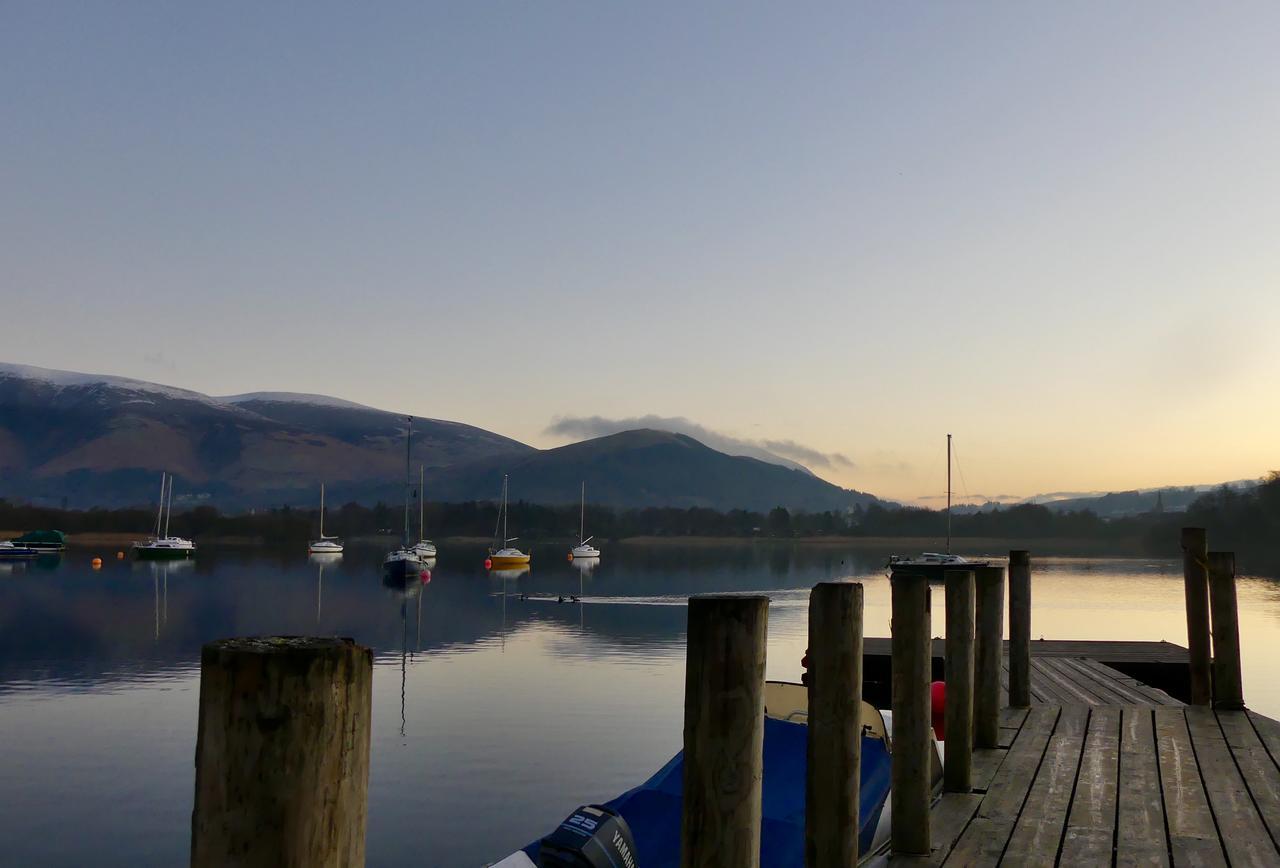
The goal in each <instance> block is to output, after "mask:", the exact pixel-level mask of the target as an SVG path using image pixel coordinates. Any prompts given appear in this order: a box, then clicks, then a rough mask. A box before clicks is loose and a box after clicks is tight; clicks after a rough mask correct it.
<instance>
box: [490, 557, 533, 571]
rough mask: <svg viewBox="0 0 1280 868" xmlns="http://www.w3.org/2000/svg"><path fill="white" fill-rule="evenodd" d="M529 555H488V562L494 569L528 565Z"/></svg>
mask: <svg viewBox="0 0 1280 868" xmlns="http://www.w3.org/2000/svg"><path fill="white" fill-rule="evenodd" d="M530 557H531V556H530V555H489V563H490V564H491V565H492V566H493V568H494V569H495V570H501V569H504V568H507V567H523V566H526V565H528V563H529V559H530Z"/></svg>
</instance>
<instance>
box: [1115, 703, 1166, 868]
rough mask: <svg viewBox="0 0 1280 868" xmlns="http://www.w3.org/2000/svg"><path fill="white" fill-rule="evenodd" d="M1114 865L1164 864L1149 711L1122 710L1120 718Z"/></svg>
mask: <svg viewBox="0 0 1280 868" xmlns="http://www.w3.org/2000/svg"><path fill="white" fill-rule="evenodd" d="M1118 797H1119V807H1118V808H1117V811H1116V865H1153V864H1159V865H1168V864H1169V842H1168V838H1167V837H1166V835H1165V825H1164V798H1163V796H1162V795H1161V793H1160V767H1159V763H1158V761H1157V758H1156V741H1155V725H1154V720H1153V718H1152V709H1150V708H1132V707H1130V708H1124V709H1122V710H1121V718H1120V786H1119V794H1118Z"/></svg>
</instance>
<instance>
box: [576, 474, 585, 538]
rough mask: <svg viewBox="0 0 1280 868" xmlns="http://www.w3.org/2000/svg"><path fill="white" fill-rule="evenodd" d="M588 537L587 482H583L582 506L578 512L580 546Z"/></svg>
mask: <svg viewBox="0 0 1280 868" xmlns="http://www.w3.org/2000/svg"><path fill="white" fill-rule="evenodd" d="M586 537H587V481H586V480H585V479H584V480H582V506H581V507H580V511H579V512H578V545H582V541H583V540H584V539H586Z"/></svg>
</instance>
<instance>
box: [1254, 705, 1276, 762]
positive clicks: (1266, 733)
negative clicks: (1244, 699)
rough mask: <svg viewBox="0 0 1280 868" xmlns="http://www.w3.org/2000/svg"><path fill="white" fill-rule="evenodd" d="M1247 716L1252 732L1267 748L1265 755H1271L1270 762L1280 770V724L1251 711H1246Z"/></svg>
mask: <svg viewBox="0 0 1280 868" xmlns="http://www.w3.org/2000/svg"><path fill="white" fill-rule="evenodd" d="M1245 714H1247V715H1249V722H1250V723H1252V724H1253V731H1254V732H1256V733H1257V734H1258V738H1259V739H1261V740H1262V743H1263V744H1264V745H1265V746H1266V748H1267V753H1269V754H1271V761H1272V762H1273V763H1275V764H1276V767H1277V768H1280V722H1278V721H1275V720H1272V719H1271V718H1269V717H1263V716H1262V715H1261V714H1257V713H1256V712H1253V711H1246V712H1245Z"/></svg>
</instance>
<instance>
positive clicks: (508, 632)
mask: <svg viewBox="0 0 1280 868" xmlns="http://www.w3.org/2000/svg"><path fill="white" fill-rule="evenodd" d="M95 554H97V555H102V556H104V557H108V556H109V559H108V560H107V561H106V563H105V564H104V565H103V567H102V568H101V569H100V570H94V569H92V568H91V567H90V563H89V561H90V558H91V557H92V556H94V555H95ZM381 557H382V551H381V549H379V548H377V547H366V548H361V547H349V548H348V551H347V553H346V554H345V555H344V556H342V557H341V558H340V559H338V560H330V561H328V562H325V563H320V562H317V561H316V560H312V559H309V558H308V556H307V555H306V554H304V553H301V552H297V551H292V550H290V551H287V552H278V551H266V550H250V549H243V550H236V549H226V550H222V551H218V550H215V549H212V548H208V547H206V548H205V549H203V550H202V551H201V552H200V556H199V559H198V560H197V561H195V562H192V563H180V564H172V565H168V566H166V565H163V564H153V563H134V562H132V561H129V560H116V559H114V552H108V551H89V550H85V549H72V550H71V551H69V552H67V553H66V554H65V555H64V556H63V557H62V558H61V559H54V560H52V561H48V562H46V561H41V562H38V563H35V564H30V565H13V564H0V793H3V794H4V795H3V802H0V853H3V854H4V855H3V859H2V861H5V862H7V863H9V864H20V865H82V864H93V865H95V866H111V865H120V866H124V865H129V866H134V865H176V864H184V863H185V862H186V860H187V854H188V847H189V843H190V814H191V800H192V790H193V760H194V753H195V738H196V706H197V697H198V686H199V655H200V646H201V645H202V644H203V643H204V642H207V641H209V640H212V639H217V638H223V637H227V636H238V635H255V634H319V635H338V636H351V637H354V638H355V639H356V640H357V641H358V642H361V643H363V644H366V645H369V646H371V647H372V648H374V649H375V652H376V664H375V673H374V682H373V754H372V768H371V772H370V782H369V826H368V864H369V865H371V866H406V865H415V866H436V865H439V866H453V865H459V866H463V865H466V866H476V865H482V864H484V863H485V862H486V861H496V860H497V859H498V858H500V857H502V856H504V855H506V854H507V853H509V852H510V851H512V850H514V849H516V848H517V847H519V846H522V845H523V844H525V843H527V842H528V841H530V840H532V839H534V838H536V837H538V836H540V835H541V834H543V833H545V832H547V831H549V830H550V829H551V828H553V827H554V825H555V824H556V823H557V822H558V821H559V820H561V819H563V818H564V816H565V815H567V814H568V812H569V811H571V810H572V809H573V808H575V807H577V806H578V805H579V804H583V803H586V802H592V801H602V800H605V799H608V798H611V797H613V796H615V795H617V794H618V793H620V792H622V791H623V790H625V789H627V788H629V787H631V786H633V785H635V784H637V783H639V782H640V781H642V780H643V779H644V778H646V777H647V776H648V775H649V774H651V773H652V772H653V771H655V770H656V769H657V768H658V767H659V766H661V765H662V764H663V763H664V762H665V761H666V760H667V759H669V758H670V757H671V755H672V754H674V753H675V752H676V751H677V750H678V749H679V747H680V739H681V725H682V713H683V712H682V707H681V703H682V699H683V685H684V653H685V652H684V628H685V609H684V602H685V597H686V596H687V595H689V594H694V593H702V592H710V591H751V592H763V593H767V594H768V595H769V596H770V597H771V599H772V603H771V607H770V619H769V652H768V654H769V656H768V675H769V677H770V678H781V679H789V680H797V679H798V678H799V675H800V658H801V655H802V654H803V652H804V649H805V645H806V638H805V634H806V629H807V624H806V621H807V618H806V612H807V609H806V606H807V593H808V588H809V587H810V586H812V585H813V584H814V583H815V582H818V581H822V580H826V579H831V578H840V577H851V576H852V577H857V578H859V579H861V580H862V581H863V582H864V583H865V585H866V591H865V619H866V628H865V632H866V634H867V635H868V636H887V635H888V634H889V584H888V580H887V579H886V578H885V577H884V570H883V564H884V557H885V552H883V551H878V550H875V551H872V550H866V549H859V548H858V547H857V546H855V545H849V546H840V545H820V546H816V545H815V546H789V545H785V544H770V543H757V544H742V545H732V544H726V545H710V544H707V545H691V546H681V545H677V544H674V543H661V544H656V545H648V546H646V545H637V544H619V545H607V546H605V547H604V557H603V560H602V562H601V563H600V565H599V566H598V567H596V568H595V569H594V570H591V571H589V572H588V571H584V570H580V569H579V568H578V567H579V565H577V564H570V563H568V562H567V561H566V560H565V558H564V555H563V554H562V553H561V550H560V549H559V548H558V547H557V548H552V547H551V546H548V547H546V548H545V549H544V550H540V551H536V552H535V564H534V567H533V569H532V571H530V572H528V573H526V574H524V575H522V576H515V575H511V576H507V577H502V576H498V575H493V574H486V572H485V570H484V568H483V565H482V560H483V557H484V555H483V551H482V549H481V547H479V546H474V545H449V544H444V545H442V546H441V554H440V559H439V561H438V562H437V564H436V567H435V568H434V569H433V570H432V573H431V580H430V582H429V583H428V584H418V585H415V586H413V587H411V588H409V589H408V590H407V591H405V590H404V589H399V588H389V587H386V586H385V585H384V584H383V582H382V579H381V568H380V566H381ZM1034 565H1035V573H1034V579H1033V581H1034V591H1033V594H1034V607H1035V608H1034V614H1033V625H1032V630H1033V637H1036V638H1039V637H1041V636H1043V637H1044V638H1048V639H1166V640H1169V641H1171V642H1176V643H1178V644H1185V642H1186V629H1185V623H1184V614H1183V597H1182V577H1181V566H1180V563H1178V562H1174V561H1164V560H1151V559H1133V558H1123V559H1121V558H1048V557H1046V558H1037V559H1036V560H1035V562H1034ZM504 587H505V592H506V593H505V594H504ZM522 593H525V594H535V595H549V596H550V597H551V599H550V600H521V599H520V598H519V594H522ZM569 594H574V595H577V594H581V596H582V597H583V600H584V602H582V603H580V604H575V603H573V602H564V603H560V602H557V601H556V598H558V597H559V596H560V595H569ZM1239 597H1240V610H1241V615H1240V624H1241V635H1242V641H1243V647H1244V678H1245V698H1246V700H1247V701H1248V703H1249V705H1250V706H1251V707H1252V708H1254V709H1256V710H1258V711H1260V712H1262V713H1264V714H1267V715H1270V716H1272V717H1277V718H1280V679H1277V678H1276V677H1275V671H1276V667H1275V663H1274V661H1275V660H1277V659H1280V581H1276V580H1272V579H1263V578H1251V577H1242V578H1241V579H1240V581H1239ZM942 604H943V600H942V594H941V593H940V590H939V591H938V592H935V594H934V603H933V607H934V608H933V618H934V633H935V635H940V634H941V632H942V624H943V623H944V622H943V617H944V611H943V606H942Z"/></svg>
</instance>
